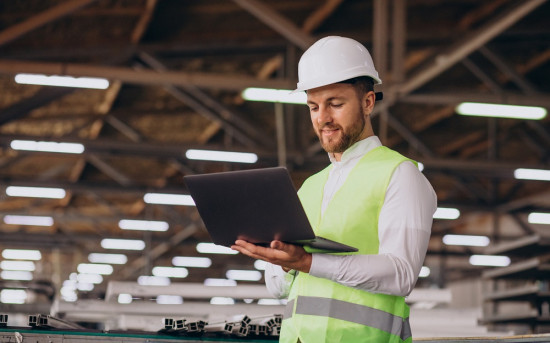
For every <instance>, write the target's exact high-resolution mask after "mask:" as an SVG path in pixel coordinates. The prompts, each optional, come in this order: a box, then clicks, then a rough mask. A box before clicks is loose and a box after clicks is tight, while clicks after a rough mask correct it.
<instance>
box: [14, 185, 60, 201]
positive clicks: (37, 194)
mask: <svg viewBox="0 0 550 343" xmlns="http://www.w3.org/2000/svg"><path fill="white" fill-rule="evenodd" d="M6 194H7V195H8V196H10V197H28V198H47V199H63V198H65V194H66V192H65V190H64V189H63V188H47V187H20V186H8V187H6Z"/></svg>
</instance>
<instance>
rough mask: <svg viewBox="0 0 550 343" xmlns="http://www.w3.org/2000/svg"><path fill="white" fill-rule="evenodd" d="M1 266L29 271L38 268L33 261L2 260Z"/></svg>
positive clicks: (5, 268)
mask: <svg viewBox="0 0 550 343" xmlns="http://www.w3.org/2000/svg"><path fill="white" fill-rule="evenodd" d="M0 268H2V269H3V270H21V271H27V272H33V271H34V270H35V269H36V267H35V266H34V262H32V261H2V262H0Z"/></svg>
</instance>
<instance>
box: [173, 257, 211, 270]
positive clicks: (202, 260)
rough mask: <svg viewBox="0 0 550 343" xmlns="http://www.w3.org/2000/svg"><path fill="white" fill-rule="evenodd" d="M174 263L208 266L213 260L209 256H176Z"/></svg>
mask: <svg viewBox="0 0 550 343" xmlns="http://www.w3.org/2000/svg"><path fill="white" fill-rule="evenodd" d="M172 264H173V265H174V266H176V267H195V268H208V267H210V266H211V265H212V260H211V259H209V258H208V257H191V256H174V258H172Z"/></svg>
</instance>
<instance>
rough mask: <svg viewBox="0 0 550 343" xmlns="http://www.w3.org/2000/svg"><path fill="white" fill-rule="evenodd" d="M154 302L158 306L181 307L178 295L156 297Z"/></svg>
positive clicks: (181, 299)
mask: <svg viewBox="0 0 550 343" xmlns="http://www.w3.org/2000/svg"><path fill="white" fill-rule="evenodd" d="M156 302H157V304H159V305H181V304H183V298H182V297H181V296H180V295H158V296H157V300H156Z"/></svg>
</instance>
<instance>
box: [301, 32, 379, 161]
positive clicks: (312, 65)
mask: <svg viewBox="0 0 550 343" xmlns="http://www.w3.org/2000/svg"><path fill="white" fill-rule="evenodd" d="M298 77H299V82H298V85H297V86H298V87H297V91H300V90H303V91H306V92H307V98H308V106H309V108H310V114H311V121H312V124H313V128H314V130H315V133H316V134H317V136H318V137H319V140H320V142H321V145H322V146H323V148H324V149H325V150H326V151H327V152H329V153H333V154H334V157H335V158H336V160H340V157H341V155H342V153H343V152H344V151H345V150H346V149H348V148H349V147H350V146H352V145H353V144H354V143H356V142H357V141H359V140H362V139H364V138H366V137H368V136H372V135H373V134H374V133H373V131H372V127H371V124H370V117H369V115H370V113H371V112H372V110H373V108H374V103H375V94H374V91H373V88H374V84H380V83H382V81H381V80H380V78H379V77H378V73H377V72H376V69H375V68H374V64H373V62H372V58H371V56H370V54H369V52H368V50H367V49H366V48H365V47H364V46H363V45H361V44H360V43H358V42H356V41H354V40H352V39H349V38H344V37H335V36H331V37H326V38H323V39H321V40H319V41H317V42H316V43H315V44H313V45H312V46H311V47H310V48H309V49H308V50H307V51H306V52H305V53H304V54H303V55H302V58H301V59H300V62H299V65H298Z"/></svg>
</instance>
